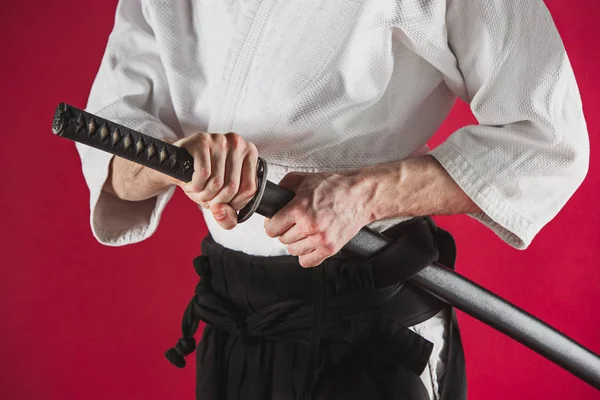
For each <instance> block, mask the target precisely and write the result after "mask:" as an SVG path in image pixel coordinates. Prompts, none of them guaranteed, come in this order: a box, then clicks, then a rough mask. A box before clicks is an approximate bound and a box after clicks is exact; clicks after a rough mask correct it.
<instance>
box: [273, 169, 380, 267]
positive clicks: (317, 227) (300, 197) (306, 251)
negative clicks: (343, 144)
mask: <svg viewBox="0 0 600 400" xmlns="http://www.w3.org/2000/svg"><path fill="white" fill-rule="evenodd" d="M279 186H282V187H284V188H286V189H290V190H292V191H293V192H295V193H296V196H295V197H294V198H293V199H292V201H291V202H289V203H288V204H287V205H286V206H285V207H284V208H283V209H281V210H280V211H279V212H277V213H276V214H275V215H274V216H273V217H272V218H271V219H270V220H267V221H265V230H266V232H267V235H269V236H270V237H278V238H279V241H280V242H281V243H283V244H285V245H287V248H288V251H289V252H290V253H291V254H292V255H296V256H299V261H300V265H302V266H303V267H305V268H306V267H315V266H317V265H319V264H320V263H322V262H323V261H324V260H325V259H326V258H328V257H330V256H332V255H334V254H335V253H337V252H338V251H339V250H340V249H341V248H342V247H343V246H344V245H345V244H346V243H348V241H350V239H352V237H354V235H356V234H357V233H358V231H359V230H360V229H361V228H362V227H364V226H365V225H367V224H368V223H370V222H371V221H372V220H373V217H374V216H373V215H372V213H371V212H370V211H369V209H370V207H369V206H370V202H371V200H372V199H373V196H374V190H375V186H376V185H375V184H374V183H372V181H371V180H370V179H368V178H367V177H365V176H364V175H361V174H359V173H352V172H350V173H298V172H292V173H290V174H288V175H286V176H285V177H284V178H283V179H282V181H281V182H280V183H279Z"/></svg>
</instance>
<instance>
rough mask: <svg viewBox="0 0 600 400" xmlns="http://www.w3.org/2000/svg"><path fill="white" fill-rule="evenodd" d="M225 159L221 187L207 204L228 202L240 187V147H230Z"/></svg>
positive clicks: (241, 158) (241, 156)
mask: <svg viewBox="0 0 600 400" xmlns="http://www.w3.org/2000/svg"><path fill="white" fill-rule="evenodd" d="M226 157H227V158H226V160H225V171H224V173H223V187H222V188H221V190H220V191H219V192H218V193H217V194H216V195H215V197H213V198H212V199H211V200H210V202H209V204H216V203H223V204H229V203H230V202H231V200H233V198H234V197H235V195H236V194H237V193H238V189H239V187H240V175H241V174H242V162H243V161H242V160H243V153H242V152H241V151H240V149H236V148H230V149H229V151H228V152H227V155H226Z"/></svg>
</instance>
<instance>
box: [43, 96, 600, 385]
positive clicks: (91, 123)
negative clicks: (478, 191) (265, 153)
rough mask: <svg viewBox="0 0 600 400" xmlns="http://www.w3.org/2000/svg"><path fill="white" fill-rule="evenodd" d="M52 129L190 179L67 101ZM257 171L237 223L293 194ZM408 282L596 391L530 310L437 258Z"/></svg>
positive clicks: (382, 241)
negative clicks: (250, 195) (252, 191)
mask: <svg viewBox="0 0 600 400" xmlns="http://www.w3.org/2000/svg"><path fill="white" fill-rule="evenodd" d="M52 132H54V133H55V134H57V135H59V136H62V137H64V138H67V139H71V140H74V141H77V142H79V143H83V144H85V145H88V146H92V147H95V148H98V149H100V150H104V151H106V152H109V153H111V154H114V155H117V156H119V157H123V158H126V159H128V160H131V161H134V162H136V163H138V164H141V165H145V166H147V167H149V168H152V169H155V170H157V171H159V172H162V173H164V174H167V175H170V176H172V177H174V178H176V179H179V180H181V181H183V182H189V181H190V180H191V179H192V174H193V172H194V160H193V158H192V156H191V155H190V154H189V153H188V152H187V151H186V150H185V149H183V148H180V147H177V146H173V145H171V144H169V143H166V142H163V141H161V140H158V139H155V138H152V137H150V136H147V135H144V134H143V133H140V132H136V131H134V130H132V129H129V128H127V127H125V126H122V125H119V124H116V123H114V122H111V121H108V120H106V119H103V118H100V117H98V116H96V115H93V114H90V113H88V112H85V111H83V110H81V109H78V108H76V107H73V106H70V105H68V104H65V103H60V104H59V105H58V107H57V108H56V112H55V114H54V120H53V124H52ZM257 173H258V188H259V189H258V190H257V193H256V195H255V196H254V198H253V199H252V200H251V201H250V203H249V204H248V205H247V206H246V207H244V209H242V210H240V212H239V214H238V221H239V222H243V221H245V220H247V219H248V218H250V216H252V214H254V213H258V214H260V215H263V216H265V217H269V218H270V217H272V216H273V215H274V214H275V213H276V212H277V211H278V210H280V209H281V208H283V207H284V206H285V205H286V204H287V203H288V202H289V201H290V200H291V199H292V198H293V197H294V193H293V192H291V191H289V190H287V189H284V188H282V187H280V186H278V185H276V184H274V183H272V182H269V181H268V180H267V179H266V177H267V164H266V162H265V161H264V160H262V159H260V158H259V162H258V172H257ZM390 244H391V240H390V239H388V238H386V237H385V236H383V235H381V234H380V233H377V232H375V231H373V230H370V229H368V228H363V229H361V230H360V232H358V234H357V235H356V236H355V237H354V238H352V239H351V240H350V242H348V244H346V246H344V250H346V251H349V252H351V253H353V254H355V255H357V256H359V257H362V258H368V257H371V256H373V255H374V254H376V253H377V252H379V251H381V250H383V249H384V248H385V247H387V246H388V245H390ZM410 282H411V283H413V284H415V285H417V286H419V287H421V288H422V289H424V290H426V291H427V292H429V293H431V294H432V295H434V296H436V297H437V298H439V299H441V300H443V301H444V302H446V303H448V304H449V305H451V306H453V307H455V308H456V309H458V310H461V311H462V312H464V313H466V314H469V315H471V316H472V317H474V318H476V319H478V320H480V321H482V322H484V323H485V324H487V325H489V326H491V327H492V328H494V329H496V330H498V331H500V332H502V333H504V334H505V335H508V336H510V337H511V338H513V339H515V340H517V341H518V342H520V343H522V344H524V345H525V346H527V347H529V348H530V349H532V350H533V351H535V352H536V353H539V354H541V355H542V356H544V357H545V358H547V359H549V360H551V361H553V362H555V363H556V364H558V365H559V366H561V367H563V368H564V369H566V370H567V371H569V372H571V373H572V374H574V375H575V376H577V377H579V378H580V379H582V380H583V381H585V382H587V383H589V384H590V385H592V386H594V387H595V388H596V389H599V390H600V356H598V355H597V354H595V353H594V352H592V351H591V350H588V349H586V348H585V347H583V346H582V345H580V344H579V343H577V342H575V341H574V340H572V339H570V338H569V337H567V336H565V335H564V334H562V333H560V332H559V331H558V330H556V329H554V328H552V327H551V326H549V325H548V324H546V323H544V322H543V321H541V320H539V319H538V318H536V317H534V316H533V315H531V314H529V313H527V312H525V311H524V310H522V309H520V308H518V307H516V306H515V305H513V304H511V303H509V302H508V301H506V300H504V299H503V298H501V297H499V296H497V295H495V294H494V293H492V292H490V291H489V290H487V289H485V288H483V287H481V286H480V285H478V284H476V283H474V282H472V281H470V280H468V279H467V278H465V277H463V276H461V275H460V274H457V273H456V272H454V271H452V270H450V269H448V268H446V267H444V266H442V265H440V264H438V263H434V264H431V265H428V266H427V267H425V268H424V269H423V270H421V271H420V272H419V273H417V274H416V275H415V276H413V277H412V278H411V279H410Z"/></svg>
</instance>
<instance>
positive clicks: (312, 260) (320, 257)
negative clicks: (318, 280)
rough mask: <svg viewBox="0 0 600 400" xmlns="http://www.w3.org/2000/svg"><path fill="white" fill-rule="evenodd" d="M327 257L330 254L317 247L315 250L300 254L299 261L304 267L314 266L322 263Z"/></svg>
mask: <svg viewBox="0 0 600 400" xmlns="http://www.w3.org/2000/svg"><path fill="white" fill-rule="evenodd" d="M327 257H328V256H327V255H325V254H324V253H323V251H321V250H319V249H317V250H315V251H312V252H310V253H307V254H304V255H302V256H300V258H299V259H298V262H299V263H300V265H301V266H302V267H303V268H312V267H316V266H318V265H320V264H322V263H323V261H325V259H326V258H327Z"/></svg>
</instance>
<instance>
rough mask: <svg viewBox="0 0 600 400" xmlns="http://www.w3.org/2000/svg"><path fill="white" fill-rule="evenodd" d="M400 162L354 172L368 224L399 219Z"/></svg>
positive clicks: (364, 216)
mask: <svg viewBox="0 0 600 400" xmlns="http://www.w3.org/2000/svg"><path fill="white" fill-rule="evenodd" d="M400 167H401V166H400V162H393V163H385V164H377V165H373V166H368V167H364V168H360V169H358V170H355V171H352V172H351V174H352V175H353V176H354V178H353V179H354V180H355V181H356V182H357V186H359V187H360V192H361V196H359V197H358V198H359V199H360V201H362V204H363V205H364V213H363V218H364V220H365V221H366V223H371V222H373V221H378V220H382V219H388V218H394V217H397V216H398V215H399V214H400V212H399V198H400V196H399V193H400V191H399V184H400V180H401V179H400V178H401V168H400Z"/></svg>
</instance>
